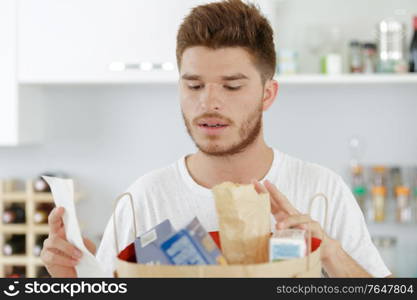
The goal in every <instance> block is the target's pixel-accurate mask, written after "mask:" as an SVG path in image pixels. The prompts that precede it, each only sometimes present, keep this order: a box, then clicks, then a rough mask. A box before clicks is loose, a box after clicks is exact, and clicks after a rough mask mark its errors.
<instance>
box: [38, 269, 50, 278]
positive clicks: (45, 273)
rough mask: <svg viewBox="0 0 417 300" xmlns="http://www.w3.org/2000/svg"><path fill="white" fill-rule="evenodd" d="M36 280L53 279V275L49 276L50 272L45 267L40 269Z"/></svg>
mask: <svg viewBox="0 0 417 300" xmlns="http://www.w3.org/2000/svg"><path fill="white" fill-rule="evenodd" d="M36 278H51V275H49V273H48V270H46V268H45V267H38V269H37V271H36Z"/></svg>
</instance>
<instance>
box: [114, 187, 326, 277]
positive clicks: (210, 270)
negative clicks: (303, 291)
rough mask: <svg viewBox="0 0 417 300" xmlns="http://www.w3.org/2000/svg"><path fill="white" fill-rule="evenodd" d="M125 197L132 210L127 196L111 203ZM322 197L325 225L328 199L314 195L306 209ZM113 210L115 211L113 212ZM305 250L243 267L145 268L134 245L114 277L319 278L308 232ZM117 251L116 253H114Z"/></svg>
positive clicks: (317, 253) (120, 259)
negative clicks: (291, 256)
mask: <svg viewBox="0 0 417 300" xmlns="http://www.w3.org/2000/svg"><path fill="white" fill-rule="evenodd" d="M124 196H128V197H129V200H130V203H131V206H132V211H133V212H134V211H135V210H134V207H133V198H132V195H131V194H129V193H125V194H122V195H120V196H119V197H118V198H117V199H116V202H115V207H116V206H117V204H118V202H119V200H120V199H122V198H123V197H124ZM319 197H323V198H324V200H325V222H327V206H328V200H327V197H326V196H325V195H324V194H321V193H319V194H316V195H315V196H314V197H312V199H311V200H310V210H311V206H312V203H313V201H314V200H315V199H317V198H319ZM114 211H116V209H114ZM113 218H114V222H113V224H114V234H115V243H116V249H117V250H118V249H119V245H118V241H117V230H116V222H115V218H116V216H115V213H114V214H113ZM133 222H134V231H135V238H136V237H137V232H136V217H135V215H134V214H133ZM307 231H308V235H309V237H308V241H310V242H309V243H307V248H308V254H307V256H305V257H303V258H295V259H289V260H285V261H279V262H271V263H259V264H245V265H239V264H236V265H227V266H220V265H199V266H172V265H145V264H140V263H137V262H136V256H135V250H134V243H131V244H130V245H128V246H127V247H126V248H125V249H123V251H121V252H120V253H119V254H118V256H117V258H116V271H115V277H137V278H161V277H162V278H209V277H216V278H232V277H247V278H280V277H281V278H282V277H286V278H288V277H309V278H311V277H320V276H321V260H320V249H321V246H319V247H318V248H317V249H315V250H314V251H311V230H310V229H308V230H307ZM118 251H119V250H118Z"/></svg>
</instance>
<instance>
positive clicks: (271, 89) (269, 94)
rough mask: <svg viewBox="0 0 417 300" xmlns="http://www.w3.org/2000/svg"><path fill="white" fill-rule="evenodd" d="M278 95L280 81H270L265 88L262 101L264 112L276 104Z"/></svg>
mask: <svg viewBox="0 0 417 300" xmlns="http://www.w3.org/2000/svg"><path fill="white" fill-rule="evenodd" d="M277 94H278V81H276V80H274V79H269V80H267V82H266V83H265V86H264V98H263V99H262V103H263V104H262V110H263V111H266V110H268V109H269V107H271V105H272V103H274V101H275V98H276V96H277Z"/></svg>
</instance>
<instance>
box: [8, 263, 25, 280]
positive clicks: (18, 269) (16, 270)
mask: <svg viewBox="0 0 417 300" xmlns="http://www.w3.org/2000/svg"><path fill="white" fill-rule="evenodd" d="M4 273H5V277H6V278H25V277H26V267H24V266H4Z"/></svg>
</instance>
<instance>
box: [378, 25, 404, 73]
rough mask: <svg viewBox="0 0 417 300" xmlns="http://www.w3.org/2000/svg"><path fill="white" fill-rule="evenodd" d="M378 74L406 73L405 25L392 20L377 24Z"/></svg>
mask: <svg viewBox="0 0 417 300" xmlns="http://www.w3.org/2000/svg"><path fill="white" fill-rule="evenodd" d="M377 32H378V38H377V39H378V67H377V69H378V72H379V73H406V72H407V69H408V68H407V61H406V59H405V55H406V51H405V38H404V37H405V35H406V31H405V25H404V24H403V23H401V22H399V21H397V20H395V19H394V18H389V19H384V20H382V21H381V22H379V23H378V27H377Z"/></svg>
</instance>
